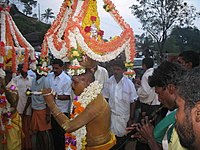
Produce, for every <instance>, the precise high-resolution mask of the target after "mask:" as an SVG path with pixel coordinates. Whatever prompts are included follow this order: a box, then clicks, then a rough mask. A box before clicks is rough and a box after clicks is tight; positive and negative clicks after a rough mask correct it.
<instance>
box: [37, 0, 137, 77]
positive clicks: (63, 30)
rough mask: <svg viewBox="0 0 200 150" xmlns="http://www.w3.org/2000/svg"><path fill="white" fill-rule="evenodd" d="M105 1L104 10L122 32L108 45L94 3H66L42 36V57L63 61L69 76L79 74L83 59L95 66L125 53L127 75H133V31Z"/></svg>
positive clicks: (75, 0)
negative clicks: (68, 70)
mask: <svg viewBox="0 0 200 150" xmlns="http://www.w3.org/2000/svg"><path fill="white" fill-rule="evenodd" d="M103 1H104V6H103V7H104V9H105V11H107V12H108V13H109V14H110V15H111V16H112V17H113V18H114V20H115V21H116V23H118V24H119V26H120V27H121V29H122V32H121V34H120V35H119V36H115V38H113V39H111V40H110V41H108V42H105V41H104V40H103V38H102V37H103V34H104V31H102V30H100V18H99V16H98V12H97V1H96V0H65V1H64V2H63V4H62V6H61V8H60V12H59V14H58V16H57V18H56V20H55V21H54V22H53V24H52V26H51V27H50V29H49V30H48V32H47V33H46V35H45V38H44V42H43V46H42V51H41V56H42V57H46V56H48V52H49V50H50V51H51V53H52V54H53V55H54V56H55V57H56V58H59V59H62V60H63V61H67V60H70V61H71V62H72V65H71V68H70V69H71V70H70V73H72V74H73V73H74V72H76V73H77V71H79V72H82V71H83V68H82V67H81V66H80V65H79V62H80V61H82V59H84V57H82V56H84V55H87V56H89V57H90V58H92V59H93V60H96V61H98V62H107V61H110V60H112V59H115V58H116V57H117V56H118V55H119V54H120V53H122V52H123V51H125V56H126V63H125V66H126V67H127V68H128V70H127V72H126V73H127V74H130V75H133V73H134V71H133V59H134V56H135V38H134V33H133V30H132V29H131V27H130V25H128V24H127V23H126V22H125V21H124V20H123V18H122V17H121V16H120V15H119V12H118V11H117V10H116V8H115V6H114V4H113V3H112V2H111V1H110V0H103Z"/></svg>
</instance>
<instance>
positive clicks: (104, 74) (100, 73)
mask: <svg viewBox="0 0 200 150" xmlns="http://www.w3.org/2000/svg"><path fill="white" fill-rule="evenodd" d="M81 65H82V66H84V67H85V68H88V69H90V70H91V71H92V72H93V73H94V77H95V80H96V81H98V82H99V83H101V84H104V83H105V81H107V80H108V78H109V76H108V71H107V70H106V68H104V67H102V66H99V65H98V62H97V61H95V60H93V59H91V58H90V57H89V56H85V60H84V61H83V62H82V63H81Z"/></svg>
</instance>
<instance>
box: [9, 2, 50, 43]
mask: <svg viewBox="0 0 200 150" xmlns="http://www.w3.org/2000/svg"><path fill="white" fill-rule="evenodd" d="M10 15H11V16H12V18H13V20H14V21H15V23H16V25H17V27H18V29H19V30H20V32H21V33H22V35H24V37H25V38H26V39H27V40H28V41H29V42H30V44H31V45H32V46H33V47H38V46H41V44H42V41H43V38H44V35H45V33H46V32H47V30H48V29H49V28H50V25H49V24H45V23H43V22H41V21H38V20H37V19H36V18H32V17H29V16H26V15H24V14H23V13H21V12H20V11H19V10H18V9H17V7H16V6H15V5H12V7H11V10H10Z"/></svg>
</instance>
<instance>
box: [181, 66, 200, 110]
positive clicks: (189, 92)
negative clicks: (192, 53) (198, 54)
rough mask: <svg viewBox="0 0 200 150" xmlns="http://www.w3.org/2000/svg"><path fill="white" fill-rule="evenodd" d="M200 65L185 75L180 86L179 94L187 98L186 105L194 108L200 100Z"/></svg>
mask: <svg viewBox="0 0 200 150" xmlns="http://www.w3.org/2000/svg"><path fill="white" fill-rule="evenodd" d="M199 89H200V67H196V68H193V69H192V70H190V71H188V72H187V74H185V75H184V76H183V80H182V81H181V82H180V84H179V86H178V92H179V95H180V96H181V97H182V98H183V99H184V100H185V102H186V104H185V107H190V108H193V107H194V106H195V104H196V103H197V102H199V101H200V91H199Z"/></svg>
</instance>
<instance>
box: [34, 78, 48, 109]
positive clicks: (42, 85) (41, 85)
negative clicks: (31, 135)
mask: <svg viewBox="0 0 200 150" xmlns="http://www.w3.org/2000/svg"><path fill="white" fill-rule="evenodd" d="M46 88H50V85H49V82H48V80H47V78H46V77H44V76H43V77H41V78H40V79H38V80H36V78H34V79H33V82H32V86H31V91H38V92H39V91H41V90H42V89H46ZM31 99H32V103H31V107H32V108H33V109H35V110H43V109H46V102H45V101H44V97H43V95H35V94H34V95H31Z"/></svg>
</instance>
